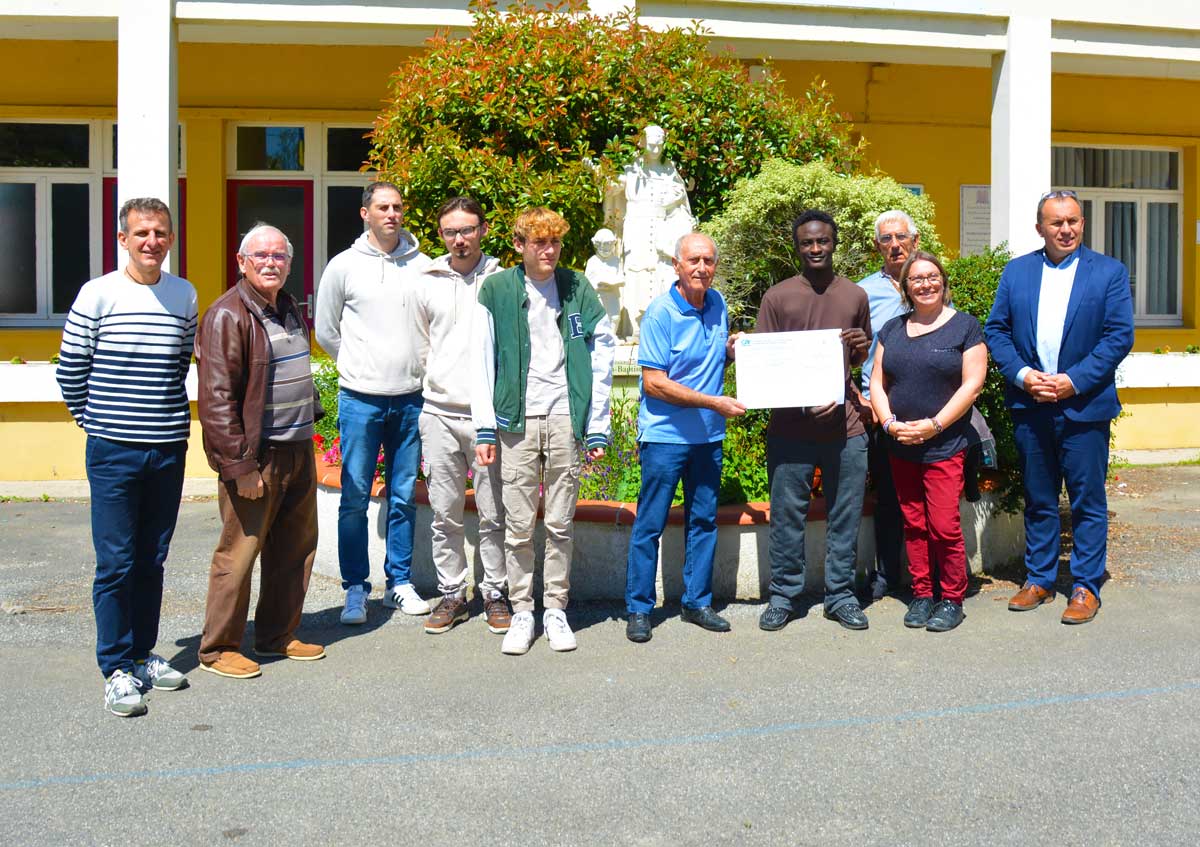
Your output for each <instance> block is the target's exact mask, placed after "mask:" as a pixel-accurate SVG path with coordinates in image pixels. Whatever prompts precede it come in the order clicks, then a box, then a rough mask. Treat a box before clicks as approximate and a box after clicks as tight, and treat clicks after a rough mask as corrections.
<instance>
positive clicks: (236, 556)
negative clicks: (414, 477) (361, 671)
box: [196, 224, 325, 679]
mask: <svg viewBox="0 0 1200 847" xmlns="http://www.w3.org/2000/svg"><path fill="white" fill-rule="evenodd" d="M237 261H238V267H239V269H240V270H241V278H240V279H239V280H238V282H237V285H235V286H234V287H233V288H231V289H229V291H227V292H225V294H223V295H221V296H220V297H218V298H217V300H216V302H214V303H213V304H212V306H210V307H209V309H208V311H207V312H205V314H204V319H203V320H202V321H201V322H200V329H199V332H198V333H197V335H196V360H197V363H198V365H199V377H200V379H199V382H200V398H199V399H200V402H199V407H200V425H201V426H202V427H203V428H204V450H205V453H206V454H207V455H208V463H209V464H210V465H211V466H212V468H213V470H215V471H216V472H217V473H218V474H219V475H220V482H219V485H218V487H217V503H218V507H219V509H220V513H221V521H222V523H223V527H222V530H221V537H220V540H219V541H218V542H217V549H216V551H215V552H214V553H213V559H212V567H211V569H210V570H209V576H208V600H207V603H206V605H205V612H204V632H203V634H202V635H201V637H200V667H201V668H203V669H204V670H206V671H209V672H210V673H214V674H217V675H218V676H224V677H230V678H233V679H248V678H250V677H255V676H258V675H259V673H260V672H261V671H260V669H259V666H258V663H257V662H254V661H251V660H250V659H248V658H246V656H244V655H242V636H243V635H244V633H245V630H246V613H247V610H248V609H249V605H250V577H251V574H252V571H253V569H254V560H255V559H256V558H258V557H259V555H260V554H261V556H262V568H261V570H260V572H259V587H260V590H259V598H258V608H257V609H256V610H255V613H254V652H255V653H256V654H257V655H258V656H283V657H286V658H288V659H298V660H300V661H311V660H313V659H320V658H323V657H324V656H325V650H324V648H322V647H320V646H319V645H316V644H305V643H304V642H302V641H300V640H298V639H297V638H296V629H297V628H298V627H299V626H300V613H301V611H302V610H303V608H304V596H305V594H307V593H308V579H309V575H310V574H311V573H312V566H313V560H314V559H315V558H316V552H317V479H316V466H315V462H314V461H313V449H312V435H313V423H314V422H315V420H316V419H317V418H318V417H319V416H320V414H321V408H320V403H319V401H318V399H317V394H316V390H315V388H314V386H313V380H312V370H311V367H310V364H309V341H308V328H307V326H306V325H305V323H304V319H303V317H301V315H300V309H299V308H298V307H297V305H296V301H295V300H294V299H292V297H291V295H289V294H288V293H287V292H286V291H284V290H283V284H284V282H285V281H286V280H287V277H288V272H289V271H290V270H291V266H292V244H291V242H290V241H288V239H287V236H285V235H284V234H283V233H282V232H280V231H279V230H278V229H276V228H275V227H273V226H269V225H267V224H258V225H256V226H255V227H254V228H253V229H251V230H250V231H249V232H248V233H246V237H245V238H243V239H242V245H241V247H240V248H239V249H238V254H237Z"/></svg>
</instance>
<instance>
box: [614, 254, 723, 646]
mask: <svg viewBox="0 0 1200 847" xmlns="http://www.w3.org/2000/svg"><path fill="white" fill-rule="evenodd" d="M673 262H674V265H675V273H676V274H677V275H678V277H679V278H678V280H676V282H675V284H674V285H673V286H672V287H671V288H670V290H668V291H667V292H666V293H665V294H662V295H660V296H659V297H657V298H656V299H655V300H654V301H653V302H652V303H651V304H650V306H649V308H647V309H646V314H645V317H644V318H643V319H642V325H641V326H642V328H641V337H640V348H639V352H638V364H639V365H640V366H641V368H642V386H641V388H642V402H641V406H640V408H639V411H638V449H639V452H640V454H641V464H642V487H641V491H640V492H639V493H638V510H637V519H636V520H635V521H634V523H633V533H632V537H631V538H630V541H629V570H628V575H627V579H626V583H625V605H626V608H627V609H628V612H629V622H628V626H627V627H626V630H625V634H626V636H627V637H628V638H629V640H630V641H635V642H639V643H640V642H644V641H649V640H650V611H651V609H653V608H654V603H655V600H656V597H655V593H654V578H655V574H656V572H657V570H658V542H659V538H660V537H661V536H662V533H663V528H664V527H665V526H666V524H667V513H668V511H669V510H670V508H671V499H672V497H674V495H675V488H676V487H677V486H678V485H679V481H680V479H682V480H683V503H684V524H685V525H686V528H687V529H686V531H687V545H686V548H685V549H686V553H685V555H684V563H683V583H684V591H683V600H682V606H683V609H682V613H681V617H682V618H683V619H684V620H685V621H687V622H688V623H694V624H696V625H697V626H700V627H703V628H704V629H707V630H710V631H712V632H728V631H729V621H727V620H725V619H724V618H722V617H721V616H720V615H718V614H717V613H716V612H714V611H713V608H712V569H713V555H714V553H715V552H716V548H717V495H718V493H719V492H720V488H721V442H722V441H723V440H724V439H725V418H732V417H736V416H738V415H742V414H745V411H746V407H745V406H743V405H742V404H741V403H739V402H738V401H737V400H735V399H734V398H732V397H726V396H724V395H723V394H722V393H721V391H722V387H723V383H724V378H725V365H726V363H727V362H728V361H729V360H730V359H731V358H732V356H731V355H730V353H731V351H730V346H731V344H732V341H733V339H731V338H730V337H729V314H728V312H727V311H726V308H725V298H724V297H722V296H721V294H720V292H718V291H714V290H712V289H711V288H710V286H711V285H712V281H713V276H714V274H715V273H716V269H717V246H716V244H714V243H713V241H712V239H711V238H709V237H708V236H707V235H703V234H701V233H698V232H693V233H690V234H688V235H685V236H683V238H681V239H679V242H678V243H677V244H676V245H675V257H674V259H673Z"/></svg>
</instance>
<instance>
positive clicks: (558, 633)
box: [542, 609, 579, 653]
mask: <svg viewBox="0 0 1200 847" xmlns="http://www.w3.org/2000/svg"><path fill="white" fill-rule="evenodd" d="M542 629H544V630H546V640H547V641H549V642H550V649H551V650H557V651H558V652H560V653H565V652H567V651H568V650H574V649H575V648H576V647H578V646H579V644H578V643H576V641H575V633H573V632H571V625H570V624H568V623H567V613H566V612H564V611H563V610H562V609H547V610H546V611H545V612H543V613H542Z"/></svg>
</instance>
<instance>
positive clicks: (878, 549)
mask: <svg viewBox="0 0 1200 847" xmlns="http://www.w3.org/2000/svg"><path fill="white" fill-rule="evenodd" d="M920 240H921V236H920V233H918V232H917V225H916V223H915V222H914V221H913V219H912V218H911V217H910V216H909V215H908V213H907V212H902V211H900V210H899V209H891V210H889V211H886V212H884V213H883V214H881V215H880V216H879V217H877V218H876V219H875V249H876V250H878V251H879V255H880V256H882V257H883V267H882V268H880V269H879V270H877V271H876V272H875V273H873V274H871V275H870V276H868V277H865V278H863V279H861V280H859V282H858V284H859V285H860V286H862V288H863V290H864V291H866V292H867V301H868V304H869V306H870V309H871V326H872V327H873V328H874V329H875V330H876V331H878V330H879V328H880V327H882V326H883V325H884V324H886V323H887V322H888V321H890V320H891V319H892V318H894V317H896V316H897V315H901V314H903V313H904V312H905V311H907V309H906V308H905V306H904V302H903V301H902V300H901V299H900V268H902V267H904V262H905V261H906V260H907V259H908V257H909V255H910V254H911V253H912V251H913V250H916V249H917V244H918V243H919V242H920ZM877 344H878V341H877V340H876V339H874V338H872V339H871V348H870V350H868V351H867V361H866V362H864V363H863V368H862V393H863V396H864V397H866V398H867V399H870V397H871V369H872V368H873V367H874V365H875V348H876V345H877ZM867 434H868V437H869V441H868V445H867V467H868V469H869V471H870V474H871V481H872V483H873V485H874V488H875V567H874V568H873V569H872V570H870V571H869V572H868V573H867V585H866V590H867V591H868V592H870V595H871V599H873V600H879V599H881V598H882V597H883V596H884V595H885V594H887V593H888V592H893V593H894V592H896V591H898V590H899V589H900V582H901V574H902V572H903V569H902V561H901V550H902V548H903V543H904V535H903V533H904V529H903V524H902V521H901V517H900V504H899V502H897V500H896V489H895V486H893V485H892V469H891V466H890V465H889V464H888V454H887V448H886V447H885V446H884V444H883V432H882V430H880V429H879V427H877V426H872V427H869V428H868V429H867Z"/></svg>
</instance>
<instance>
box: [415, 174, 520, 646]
mask: <svg viewBox="0 0 1200 847" xmlns="http://www.w3.org/2000/svg"><path fill="white" fill-rule="evenodd" d="M437 220H438V234H439V235H440V236H441V237H442V240H443V241H444V242H445V244H446V255H444V256H439V257H438V258H436V259H434V260H433V262H431V263H430V264H429V266H428V267H426V268H425V272H424V274H422V277H421V285H420V287H419V288H418V291H417V320H418V323H419V325H420V326H421V328H422V329H423V330H424V331H425V333H426V335H427V337H428V339H429V355H428V358H427V359H426V360H425V391H424V395H425V406H424V408H423V409H422V410H421V449H422V452H423V453H424V460H425V473H426V481H427V482H428V484H429V506H430V508H431V509H432V510H433V525H432V531H433V536H432V547H433V564H434V566H435V567H436V568H437V573H438V590H439V591H441V594H442V602H441V603H440V604H439V605H438V606H437V608H435V609H434V610H433V614H431V615H430V616H429V617H428V618H427V619H426V621H425V631H426V632H429V633H433V634H435V635H437V634H441V633H443V632H449V631H450V630H451V629H452V628H453V627H454V625H455V624H457V623H459V622H460V621H465V620H466V619H467V617H468V613H467V556H466V552H465V547H464V544H463V542H464V537H463V506H464V504H465V502H466V487H467V473H468V471H470V470H472V468H473V469H474V473H473V474H472V477H473V479H472V487H473V488H474V489H475V508H476V510H477V512H478V514H479V558H480V560H481V562H482V563H483V579H482V580H481V581H480V583H479V585H478V587H477V589H476V591H477V593H478V594H479V596H480V597H482V598H483V612H484V616H485V617H486V619H487V625H488V629H490V630H491V631H492V632H495V633H504V632H507V631H508V627H509V623H510V622H511V620H512V614H511V612H509V609H508V602H507V601H506V599H505V589H506V586H507V584H508V572H507V570H506V568H505V564H504V505H503V503H502V502H501V495H500V466H499V465H498V464H493V465H481V464H479V463H478V462H477V461H476V457H475V427H474V425H473V424H472V423H471V379H470V372H471V351H472V343H473V342H474V340H475V337H476V336H477V335H478V334H479V333H480V332H483V331H484V330H483V329H482V328H481V327H479V326H478V325H477V324H476V319H477V316H476V312H475V307H476V302H477V300H478V296H479V289H480V287H481V286H482V285H483V281H484V280H485V279H486V278H487V277H489V276H490V275H492V274H493V273H495V272H496V271H498V270H500V261H499V260H498V259H496V258H494V257H492V256H488V255H487V254H485V253H484V252H483V249H482V247H481V244H482V242H483V239H484V237H485V236H486V235H487V221H485V220H484V216H483V209H482V208H481V207H480V205H479V203H478V202H477V201H476V200H474V199H472V198H470V197H452V198H451V199H449V200H447V201H446V202H445V203H443V204H442V208H441V209H439V210H438V218H437Z"/></svg>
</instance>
